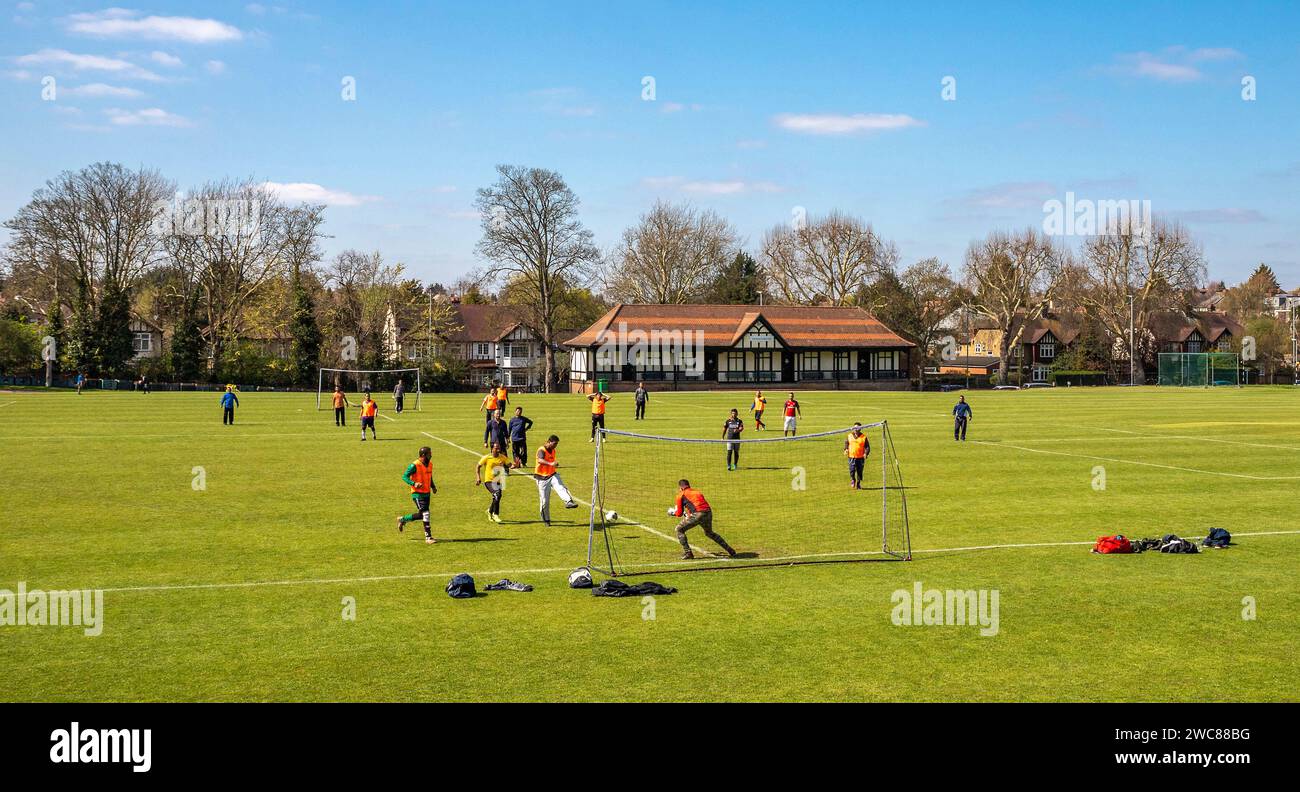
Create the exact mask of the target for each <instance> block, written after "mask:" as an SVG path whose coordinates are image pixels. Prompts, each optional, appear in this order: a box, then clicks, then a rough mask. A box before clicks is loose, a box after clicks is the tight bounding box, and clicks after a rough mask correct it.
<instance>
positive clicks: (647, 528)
mask: <svg viewBox="0 0 1300 792" xmlns="http://www.w3.org/2000/svg"><path fill="white" fill-rule="evenodd" d="M420 434H422V435H424V436H425V437H431V438H433V439H434V440H437V441H438V442H440V443H446V444H447V445H449V446H451V447H452V448H459V449H460V450H461V451H464V452H465V453H467V454H472V455H474V456H482V454H480V453H478V452H477V451H471V450H469V449H468V448H466V447H465V446H463V445H458V444H456V443H453V442H452V441H450V440H445V439H443V438H441V437H439V436H437V435H435V434H429V433H428V432H420ZM569 494H570V495H572V494H573V493H572V492H570V493H569ZM574 500H575V501H577V502H578V503H581V504H582V505H583V506H586V507H587V508H589V509H590V508H591V504H590V503H589V502H587V501H585V500H583V499H582V498H578V497H575V498H574ZM619 524H627V525H634V526H636V527H637V528H640V529H641V530H643V531H646V532H647V533H651V534H654V535H655V536H658V537H660V538H662V539H667V540H668V541H670V542H672V543H673V544H677V537H675V536H669V535H668V534H666V533H664V532H663V531H660V530H657V529H655V528H653V527H651V526H649V525H646V524H645V523H643V522H640V521H639V520H635V519H632V518H629V517H627V516H626V515H624V516H623V518H622V519H621V520H619ZM691 549H692V550H694V551H695V552H697V553H705V552H707V551H705V550H703V549H701V548H699V547H696V546H695V545H691Z"/></svg>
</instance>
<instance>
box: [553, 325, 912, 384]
mask: <svg viewBox="0 0 1300 792" xmlns="http://www.w3.org/2000/svg"><path fill="white" fill-rule="evenodd" d="M564 346H565V347H567V348H568V349H569V351H570V354H569V369H570V370H569V389H570V390H571V391H573V392H575V393H590V392H591V391H593V390H594V389H595V388H596V383H597V382H598V381H599V380H605V381H606V382H607V383H608V386H607V387H608V389H609V390H614V391H619V390H632V389H634V388H635V387H636V383H637V382H638V381H644V382H645V383H646V387H648V388H654V389H657V390H671V389H680V390H705V389H715V388H729V387H734V388H753V387H756V386H764V385H767V386H777V387H779V386H782V385H795V384H805V385H806V384H808V383H814V384H815V385H817V386H820V387H828V388H844V389H856V390H906V389H907V387H908V371H909V369H910V356H911V354H912V350H913V349H914V348H915V346H916V345H915V344H913V343H911V342H909V341H907V340H905V339H903V338H901V337H900V336H898V335H897V334H896V333H894V332H893V331H892V330H890V329H889V328H888V327H885V326H884V325H883V324H881V323H880V322H879V321H878V320H877V319H876V318H875V317H874V316H872V315H871V314H869V313H867V312H866V311H864V310H862V309H861V308H827V307H807V306H791V305H767V306H763V305H646V304H624V303H619V304H617V305H615V306H614V307H613V308H611V309H610V310H609V311H608V312H607V313H606V314H605V315H604V316H602V317H601V318H600V319H599V320H597V321H596V323H595V324H593V325H592V326H591V327H589V328H587V329H586V330H584V331H583V332H581V333H579V334H578V335H577V336H574V337H573V338H570V339H569V340H567V341H565V342H564Z"/></svg>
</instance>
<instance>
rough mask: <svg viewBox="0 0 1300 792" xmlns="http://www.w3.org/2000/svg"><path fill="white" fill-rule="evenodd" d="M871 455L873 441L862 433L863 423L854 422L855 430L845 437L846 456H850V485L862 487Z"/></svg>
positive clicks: (856, 487) (854, 487) (853, 487)
mask: <svg viewBox="0 0 1300 792" xmlns="http://www.w3.org/2000/svg"><path fill="white" fill-rule="evenodd" d="M870 455H871V441H870V440H868V439H867V436H866V435H865V434H863V433H862V424H860V423H855V424H853V431H851V432H849V435H848V437H846V438H844V456H846V457H848V458H849V487H850V488H852V489H862V471H863V469H864V468H865V467H866V466H867V457H868V456H870Z"/></svg>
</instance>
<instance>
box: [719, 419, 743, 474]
mask: <svg viewBox="0 0 1300 792" xmlns="http://www.w3.org/2000/svg"><path fill="white" fill-rule="evenodd" d="M743 431H745V422H744V421H742V420H740V414H739V413H738V412H736V411H735V410H732V411H731V415H730V416H728V417H727V420H725V421H723V422H722V439H723V440H739V439H740V433H741V432H743ZM739 467H740V443H727V470H736V469H737V468H739Z"/></svg>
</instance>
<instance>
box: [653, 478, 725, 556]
mask: <svg viewBox="0 0 1300 792" xmlns="http://www.w3.org/2000/svg"><path fill="white" fill-rule="evenodd" d="M668 516H669V517H681V518H682V521H681V522H679V523H677V541H678V542H681V545H682V560H683V561H685V560H687V559H691V558H694V557H695V554H694V553H692V552H691V543H690V542H688V541H686V532H687V531H688V530H690V529H691V528H693V527H695V526H697V525H698V526H700V527H701V528H703V529H704V535H705V536H707V537H709V538H710V539H712V540H713V541H714V542H717V544H718V546H719V547H721V548H722V549H723V550H725V551H727V555H729V556H731V557H732V558H735V557H736V551H735V550H732V549H731V545H729V544H727V540H726V539H723V538H722V537H721V536H719V535H718V534H716V533H714V532H713V508H712V507H711V506H709V502H708V501H707V500H705V499H704V494H703V493H701V492H700V491H699V490H697V489H694V488H692V487H691V482H689V481H687V480H686V479H682V480H680V481H678V482H677V503H676V505H674V506H673V508H671V509H669V510H668Z"/></svg>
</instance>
